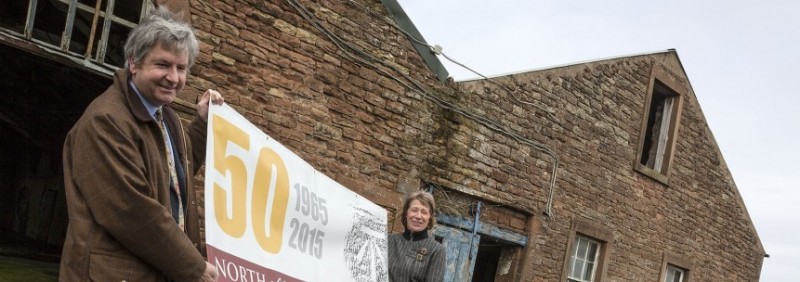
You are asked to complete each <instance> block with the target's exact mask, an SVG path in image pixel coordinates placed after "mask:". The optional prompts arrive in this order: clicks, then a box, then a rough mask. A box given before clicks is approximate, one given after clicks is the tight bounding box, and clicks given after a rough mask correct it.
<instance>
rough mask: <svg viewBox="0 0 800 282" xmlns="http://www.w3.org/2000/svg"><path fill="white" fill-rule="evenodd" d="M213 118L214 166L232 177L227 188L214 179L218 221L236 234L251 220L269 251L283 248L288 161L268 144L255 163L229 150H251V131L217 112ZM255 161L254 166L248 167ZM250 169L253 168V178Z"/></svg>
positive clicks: (215, 210)
mask: <svg viewBox="0 0 800 282" xmlns="http://www.w3.org/2000/svg"><path fill="white" fill-rule="evenodd" d="M212 119H213V120H212V121H211V122H213V123H214V127H213V131H214V132H213V133H212V134H211V136H210V137H212V138H214V140H213V144H214V148H213V152H214V163H213V169H214V170H215V171H216V172H217V173H219V174H220V175H227V176H228V177H227V178H228V180H229V181H228V183H229V187H228V189H225V188H223V187H222V186H220V184H219V183H217V182H215V183H214V189H213V198H214V203H213V205H212V207H213V209H214V212H213V214H214V215H215V219H216V222H217V224H218V225H219V227H220V229H221V230H222V231H223V232H225V233H226V234H227V235H229V236H231V237H234V238H241V237H242V236H244V235H245V231H247V227H248V226H247V223H248V222H250V223H251V225H252V226H251V228H252V230H253V233H252V234H253V236H254V237H255V241H256V242H258V245H259V246H260V247H261V248H262V249H263V250H264V251H266V252H268V253H272V254H277V253H278V252H279V251H280V250H281V245H282V241H283V228H284V225H285V222H286V209H287V206H288V202H289V192H290V191H289V188H290V187H289V174H288V171H287V170H286V165H285V164H284V161H283V159H282V158H281V157H280V155H278V154H277V153H276V152H275V151H274V150H272V149H270V148H267V147H262V148H260V150H259V152H258V154H257V158H256V160H255V164H253V163H252V161H251V160H250V159H243V158H241V157H239V156H237V155H235V154H229V153H228V152H229V149H230V146H238V147H240V148H241V149H243V150H245V151H250V149H251V148H250V135H249V134H248V133H247V132H246V131H244V130H242V129H241V128H239V127H237V126H236V125H235V124H233V123H231V122H229V121H228V120H226V119H224V118H222V117H220V116H218V115H213V116H212ZM252 165H255V169H254V170H248V167H250V166H252ZM248 171H253V174H254V175H253V177H252V178H251V177H250V175H248ZM250 179H252V183H249V182H250ZM248 188H250V189H248ZM248 192H250V193H251V194H250V195H248ZM248 200H249V201H250V202H249V203H248ZM248 205H249V206H250V213H249V214H248V212H247V211H248V209H247V207H248ZM207 206H208V205H207ZM207 208H208V207H207ZM248 217H249V220H248ZM267 222H269V226H267Z"/></svg>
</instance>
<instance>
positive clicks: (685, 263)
mask: <svg viewBox="0 0 800 282" xmlns="http://www.w3.org/2000/svg"><path fill="white" fill-rule="evenodd" d="M693 266H694V262H693V261H692V260H690V259H685V258H684V257H683V256H679V255H677V254H673V253H668V252H665V253H664V254H663V256H662V258H661V271H660V272H659V273H660V274H659V276H658V281H659V282H665V281H666V279H667V274H668V272H669V270H670V267H672V268H675V269H678V270H681V271H682V272H683V277H682V278H681V282H690V281H691V274H692V268H693Z"/></svg>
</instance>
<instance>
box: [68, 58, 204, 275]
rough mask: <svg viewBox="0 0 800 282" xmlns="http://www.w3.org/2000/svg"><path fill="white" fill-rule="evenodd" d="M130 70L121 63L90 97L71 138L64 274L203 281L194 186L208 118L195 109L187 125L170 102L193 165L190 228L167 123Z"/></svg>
mask: <svg viewBox="0 0 800 282" xmlns="http://www.w3.org/2000/svg"><path fill="white" fill-rule="evenodd" d="M128 76H129V74H128V71H127V70H119V71H117V73H116V75H115V79H114V84H113V85H111V87H109V88H108V89H107V90H106V91H105V92H104V93H103V94H101V95H100V96H99V97H97V98H96V99H95V100H94V101H93V102H92V103H91V104H90V105H89V107H88V108H87V109H86V111H85V112H84V114H83V116H81V118H80V120H78V122H77V123H76V124H75V126H74V127H73V128H72V129H71V130H70V132H69V133H68V135H67V138H66V141H65V143H64V186H65V187H64V188H65V190H66V191H65V192H66V198H67V208H68V211H69V227H68V228H67V237H66V241H65V242H64V249H63V251H62V257H61V270H60V278H59V280H61V281H122V280H127V281H161V282H163V281H165V278H169V279H171V280H174V281H198V280H199V278H200V276H201V275H202V274H203V270H204V269H205V259H204V258H203V256H202V253H201V250H200V248H199V246H200V245H199V243H200V232H199V217H198V214H197V212H198V211H197V199H195V193H194V189H193V188H192V187H194V184H193V178H194V177H193V175H194V173H196V172H197V170H199V168H200V166H201V164H202V162H203V161H204V160H205V145H206V123H205V122H204V121H203V120H202V119H200V118H197V117H196V118H195V119H194V121H192V122H191V124H190V125H189V128H188V132H185V131H184V128H183V127H182V125H181V123H180V121H179V119H178V116H177V114H176V113H175V112H174V111H173V110H172V109H171V108H170V107H169V106H165V107H164V108H165V110H164V118H165V121H166V122H168V124H169V128H170V129H171V130H170V137H171V138H172V140H173V142H174V143H175V145H176V147H177V148H178V151H179V155H180V159H181V163H182V165H183V168H184V171H186V172H187V173H186V182H185V183H186V184H187V187H189V188H188V189H187V202H188V204H187V206H188V208H187V209H188V210H187V211H186V232H185V233H184V232H182V231H181V229H180V228H179V227H178V225H177V224H176V223H175V221H174V219H173V217H172V215H171V208H170V199H169V178H168V177H169V176H168V171H167V161H166V159H165V157H164V156H165V155H166V153H165V150H166V147H165V146H164V141H163V140H164V139H163V136H162V133H161V130H160V128H159V126H158V124H157V123H156V122H155V121H154V120H153V118H152V117H151V116H150V114H149V113H148V112H147V109H146V108H145V107H144V105H143V104H142V102H141V100H140V99H139V97H138V96H137V95H136V93H135V92H134V91H133V90H132V89H130V86H128V83H127V79H128ZM174 129H177V130H174ZM187 152H191V155H187Z"/></svg>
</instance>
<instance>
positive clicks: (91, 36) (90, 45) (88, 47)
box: [84, 0, 103, 58]
mask: <svg viewBox="0 0 800 282" xmlns="http://www.w3.org/2000/svg"><path fill="white" fill-rule="evenodd" d="M101 3H103V0H97V3H95V5H94V16H93V17H92V30H91V31H90V32H89V43H87V45H86V54H85V55H84V56H85V57H86V58H91V57H92V56H91V54H92V48H94V32H95V30H97V19H98V18H99V17H100V5H101Z"/></svg>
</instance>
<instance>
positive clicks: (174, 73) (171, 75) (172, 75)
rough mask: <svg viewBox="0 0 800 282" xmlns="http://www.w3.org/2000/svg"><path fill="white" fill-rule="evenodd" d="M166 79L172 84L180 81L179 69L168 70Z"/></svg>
mask: <svg viewBox="0 0 800 282" xmlns="http://www.w3.org/2000/svg"><path fill="white" fill-rule="evenodd" d="M166 79H167V80H168V81H170V82H176V81H178V68H177V67H171V68H169V70H167V75H166Z"/></svg>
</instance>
